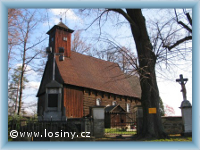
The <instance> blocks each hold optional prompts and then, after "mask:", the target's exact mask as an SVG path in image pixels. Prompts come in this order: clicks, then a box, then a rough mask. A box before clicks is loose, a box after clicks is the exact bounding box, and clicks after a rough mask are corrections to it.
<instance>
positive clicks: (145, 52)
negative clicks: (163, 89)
mask: <svg viewBox="0 0 200 150" xmlns="http://www.w3.org/2000/svg"><path fill="white" fill-rule="evenodd" d="M127 14H128V15H129V17H130V18H131V19H132V20H133V22H134V23H130V25H131V31H132V34H133V38H134V40H135V44H136V48H137V54H138V59H139V67H140V70H139V74H140V84H141V90H142V95H141V103H142V107H143V128H142V134H141V135H139V136H140V137H145V138H147V137H149V138H165V137H167V135H166V134H165V132H164V129H163V126H162V122H161V115H160V110H159V90H158V87H157V82H156V74H155V64H156V56H155V54H154V52H153V51H152V45H151V42H150V39H149V36H148V33H147V28H146V24H145V18H144V17H143V15H142V12H141V9H127ZM149 108H156V110H157V113H156V114H149Z"/></svg>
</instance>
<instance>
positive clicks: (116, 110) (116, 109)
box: [105, 105, 126, 113]
mask: <svg viewBox="0 0 200 150" xmlns="http://www.w3.org/2000/svg"><path fill="white" fill-rule="evenodd" d="M119 112H126V111H125V110H124V109H123V108H122V107H121V106H120V105H115V106H107V107H105V113H119Z"/></svg>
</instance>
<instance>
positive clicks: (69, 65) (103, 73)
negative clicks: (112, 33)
mask: <svg viewBox="0 0 200 150" xmlns="http://www.w3.org/2000/svg"><path fill="white" fill-rule="evenodd" d="M56 63H57V66H58V68H59V72H60V74H61V77H62V79H63V81H64V83H65V84H70V85H75V86H79V87H85V88H90V89H95V90H99V91H103V92H108V93H113V94H117V95H122V96H129V97H136V98H139V97H140V96H138V95H136V94H135V92H134V91H133V88H132V87H131V86H130V83H129V81H128V80H127V79H126V77H125V75H124V74H123V72H122V71H121V70H120V68H119V66H118V64H116V63H112V62H108V61H104V60H101V59H97V58H94V57H91V56H86V55H82V54H79V53H76V52H72V53H71V57H70V58H67V57H65V59H64V61H59V58H58V56H57V57H56Z"/></svg>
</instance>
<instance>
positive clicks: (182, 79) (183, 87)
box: [176, 74, 188, 100]
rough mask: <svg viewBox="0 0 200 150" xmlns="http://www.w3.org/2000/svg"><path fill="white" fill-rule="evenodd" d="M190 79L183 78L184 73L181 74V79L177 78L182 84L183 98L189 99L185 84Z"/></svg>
mask: <svg viewBox="0 0 200 150" xmlns="http://www.w3.org/2000/svg"><path fill="white" fill-rule="evenodd" d="M187 81H188V79H187V78H185V79H184V78H183V75H182V74H181V75H180V79H176V82H178V83H179V84H180V85H181V88H182V89H181V92H182V93H183V100H187V98H186V88H185V84H186V83H187Z"/></svg>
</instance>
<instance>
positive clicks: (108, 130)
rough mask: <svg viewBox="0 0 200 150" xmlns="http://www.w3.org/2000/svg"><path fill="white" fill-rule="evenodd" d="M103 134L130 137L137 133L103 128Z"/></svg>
mask: <svg viewBox="0 0 200 150" xmlns="http://www.w3.org/2000/svg"><path fill="white" fill-rule="evenodd" d="M105 133H106V134H123V135H125V134H126V135H127V134H129V135H132V134H136V133H137V131H126V129H117V128H105Z"/></svg>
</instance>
